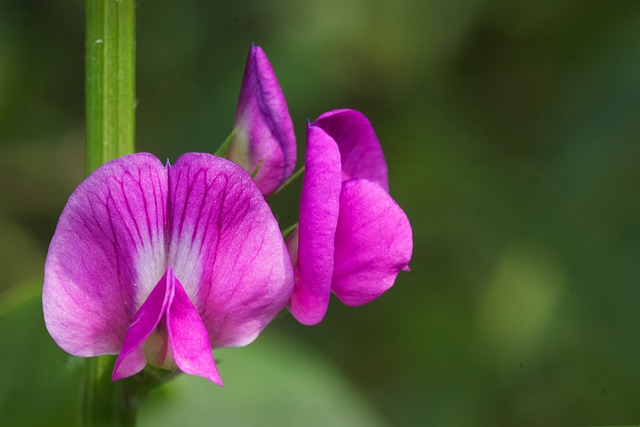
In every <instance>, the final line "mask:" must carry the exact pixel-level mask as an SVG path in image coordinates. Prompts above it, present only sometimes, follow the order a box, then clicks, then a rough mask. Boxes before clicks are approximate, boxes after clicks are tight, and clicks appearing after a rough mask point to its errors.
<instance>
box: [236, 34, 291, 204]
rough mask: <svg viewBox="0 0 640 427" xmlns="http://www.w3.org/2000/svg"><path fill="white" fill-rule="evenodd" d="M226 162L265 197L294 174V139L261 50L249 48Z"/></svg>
mask: <svg viewBox="0 0 640 427" xmlns="http://www.w3.org/2000/svg"><path fill="white" fill-rule="evenodd" d="M228 158H229V160H231V161H233V162H235V163H237V164H239V165H240V166H242V167H243V168H244V169H245V170H246V171H247V172H249V173H250V174H252V173H253V172H254V171H255V170H256V169H257V168H258V167H260V170H259V171H258V173H257V174H256V176H255V177H254V179H255V182H256V184H257V185H258V188H260V191H262V193H263V194H265V195H268V194H270V193H271V192H273V191H274V190H275V189H276V188H278V187H279V186H280V185H281V184H282V183H283V182H284V181H285V180H286V179H287V178H288V177H290V176H291V174H292V173H293V169H294V167H295V163H296V137H295V134H294V133H293V123H292V121H291V116H290V115H289V110H288V109H287V103H286V101H285V98H284V95H283V93H282V89H280V85H279V84H278V79H277V78H276V75H275V73H274V72H273V68H272V67H271V64H270V63H269V60H268V59H267V56H266V55H265V53H264V51H263V50H262V49H261V48H260V47H258V46H252V47H251V50H250V51H249V56H248V58H247V65H246V68H245V71H244V78H243V80H242V88H241V90H240V98H239V100H238V108H237V111H236V119H235V135H234V138H233V141H232V142H231V145H230V146H229V154H228Z"/></svg>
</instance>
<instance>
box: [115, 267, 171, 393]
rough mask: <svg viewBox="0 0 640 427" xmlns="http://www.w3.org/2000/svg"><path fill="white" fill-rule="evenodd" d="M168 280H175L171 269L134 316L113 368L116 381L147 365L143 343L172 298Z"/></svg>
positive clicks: (135, 372) (133, 373)
mask: <svg viewBox="0 0 640 427" xmlns="http://www.w3.org/2000/svg"><path fill="white" fill-rule="evenodd" d="M168 280H174V277H173V273H172V272H171V270H169V271H168V272H167V273H165V275H164V276H162V279H160V281H159V282H158V284H157V285H156V287H155V288H154V289H153V291H151V294H149V297H147V299H146V301H145V302H144V304H142V307H140V309H139V310H138V312H137V313H136V316H135V317H134V318H133V322H131V326H130V327H129V329H128V330H127V335H126V336H125V337H124V343H123V344H122V349H121V350H120V354H119V355H118V359H117V360H116V364H115V366H114V368H113V375H112V377H111V378H112V379H113V380H114V381H115V380H119V379H120V378H126V377H129V376H131V375H135V374H137V373H138V372H140V371H142V370H143V369H144V367H145V366H146V364H147V360H146V358H145V354H144V348H143V344H144V341H145V340H146V339H147V338H149V336H150V335H151V333H152V332H153V331H154V330H155V329H156V327H157V326H158V324H159V323H160V320H161V319H162V317H163V316H164V314H165V312H166V308H167V305H168V304H169V302H170V300H171V294H172V292H171V290H172V288H173V285H172V284H169V286H168V283H167V282H168Z"/></svg>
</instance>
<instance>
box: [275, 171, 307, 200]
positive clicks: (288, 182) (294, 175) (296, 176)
mask: <svg viewBox="0 0 640 427" xmlns="http://www.w3.org/2000/svg"><path fill="white" fill-rule="evenodd" d="M303 173H304V166H302V167H301V168H300V169H298V170H297V171H295V172H294V173H293V175H291V176H290V177H289V179H287V180H286V181H285V182H284V183H283V184H282V185H281V186H280V187H278V188H276V189H275V191H274V192H273V193H271V195H270V196H269V198H271V197H273V196H275V195H276V194H278V193H279V192H281V191H282V190H284V189H285V188H287V187H288V186H289V184H291V183H292V182H293V181H295V180H296V179H298V178H299V177H300V175H302V174H303Z"/></svg>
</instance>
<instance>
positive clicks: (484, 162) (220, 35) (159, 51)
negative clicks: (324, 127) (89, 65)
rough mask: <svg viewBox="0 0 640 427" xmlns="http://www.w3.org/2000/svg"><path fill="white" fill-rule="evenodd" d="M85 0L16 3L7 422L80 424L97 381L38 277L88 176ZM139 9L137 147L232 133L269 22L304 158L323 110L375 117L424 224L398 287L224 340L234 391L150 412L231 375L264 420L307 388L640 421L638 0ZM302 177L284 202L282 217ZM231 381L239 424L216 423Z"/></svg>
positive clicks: (8, 149) (343, 415) (0, 311)
mask: <svg viewBox="0 0 640 427" xmlns="http://www.w3.org/2000/svg"><path fill="white" fill-rule="evenodd" d="M83 8H84V6H83V2H82V1H79V0H67V1H56V2H52V1H44V0H40V1H28V2H26V1H20V0H3V1H0V150H1V151H0V153H1V155H0V265H1V266H2V274H1V275H0V334H1V335H0V343H2V350H1V351H0V364H2V365H1V366H2V369H1V370H0V371H1V374H0V419H2V420H10V421H11V420H13V421H12V422H9V424H7V425H70V422H69V419H70V418H69V417H73V413H72V411H73V410H74V409H75V406H74V402H75V401H76V399H77V396H76V393H78V390H79V386H78V387H76V382H79V375H78V372H77V368H73V365H74V362H73V359H72V361H71V362H70V361H69V360H68V359H67V357H66V355H65V354H64V353H63V352H62V351H61V350H59V349H58V348H57V347H56V346H55V344H54V343H53V341H52V340H51V339H50V338H49V336H48V335H47V333H46V331H45V330H44V325H43V322H42V318H41V317H42V314H41V310H40V309H39V305H38V304H39V303H38V298H39V296H38V290H37V289H38V287H39V286H41V281H42V270H43V264H44V258H45V256H46V250H47V245H48V242H49V240H50V238H51V236H52V234H53V231H54V229H55V225H56V221H57V217H58V216H59V214H60V212H61V210H62V208H63V206H64V204H65V202H66V200H67V197H68V196H69V194H70V193H71V192H72V191H73V189H74V188H75V186H76V185H77V184H78V183H79V182H80V181H81V179H82V176H83V159H84V153H83V138H84V136H83V135H84V127H83V123H84V118H83V114H84V101H83V84H84V59H83V55H84V15H83ZM137 15H138V16H137V17H138V20H137V35H138V45H137V52H138V58H137V59H138V60H137V98H138V99H139V103H138V107H137V130H136V132H137V149H138V151H150V152H152V153H154V154H156V155H157V156H158V157H160V158H161V159H165V158H168V159H171V160H172V161H174V160H175V159H176V158H177V157H178V156H179V155H180V154H181V153H183V152H187V151H207V152H214V151H215V150H216V149H217V148H218V146H219V144H220V143H222V141H223V140H224V139H225V138H226V137H227V135H228V134H229V132H230V131H231V127H232V124H233V116H234V113H235V103H236V99H237V95H238V92H239V89H240V82H241V79H242V72H243V68H244V61H245V58H246V55H247V52H248V49H249V47H250V45H251V43H252V42H254V43H256V44H258V45H260V46H262V47H263V48H264V50H265V51H266V53H267V55H268V56H269V58H270V60H271V63H272V65H273V67H274V69H275V71H276V74H277V75H278V78H279V80H280V84H281V86H282V88H283V90H284V92H285V95H286V98H287V101H288V104H289V109H290V112H291V115H292V117H293V119H294V124H295V127H296V133H297V135H298V147H299V162H298V165H301V159H302V158H303V153H304V138H303V137H304V127H305V123H306V120H307V119H311V120H313V119H315V117H317V116H318V115H319V114H321V113H323V112H325V111H328V110H330V109H334V108H345V107H349V108H354V109H358V110H360V111H362V112H363V113H365V114H366V115H367V116H368V117H369V118H370V119H371V121H372V123H373V124H374V127H375V129H376V131H377V134H378V136H379V138H380V140H381V143H382V146H383V150H384V152H385V155H386V157H387V160H388V163H389V175H390V186H391V194H392V195H393V197H394V198H395V199H396V201H397V202H398V203H399V204H400V205H401V206H402V207H403V208H404V210H405V211H406V213H407V215H408V216H409V219H410V220H411V223H412V226H413V232H414V243H415V248H414V257H413V260H412V262H411V270H412V271H411V272H410V273H405V272H403V273H401V274H400V276H399V278H398V280H397V282H396V285H395V287H394V288H392V289H391V290H390V291H389V292H387V293H386V294H385V295H383V296H382V297H381V298H380V299H378V300H376V301H374V302H373V303H371V304H369V305H367V306H364V307H360V308H349V307H345V306H342V305H341V304H340V303H339V301H337V300H333V301H332V304H331V306H330V309H329V313H328V315H327V317H326V319H325V320H324V321H323V323H322V324H320V325H318V326H315V327H305V326H301V325H298V324H297V323H296V322H295V321H294V320H293V319H292V318H291V317H290V316H289V317H283V318H281V319H278V320H276V321H275V322H274V323H273V324H272V325H271V326H270V327H269V328H268V330H267V332H266V333H265V335H264V336H263V337H261V338H259V339H258V341H257V342H256V343H255V344H253V345H251V346H249V347H247V348H244V349H237V350H224V351H222V352H220V353H222V354H223V356H222V360H221V363H220V370H221V374H222V376H223V380H224V382H225V388H224V389H221V390H220V389H216V388H215V386H210V387H208V384H206V385H205V384H203V383H201V382H197V381H196V382H195V383H194V384H195V385H190V384H191V383H188V382H184V381H183V380H182V379H180V380H179V381H178V382H176V383H175V385H173V386H174V388H175V389H179V388H180V387H183V388H185V389H187V391H185V392H184V393H182V394H180V393H178V392H174V391H172V390H174V389H170V387H169V388H168V389H167V390H165V391H163V390H160V391H159V394H158V395H157V396H154V397H153V400H152V401H151V402H149V406H148V407H145V411H146V412H145V411H143V412H144V413H143V415H144V416H145V417H147V418H144V419H147V420H153V423H152V424H154V425H158V423H159V422H160V421H162V420H165V421H166V422H167V423H168V424H167V425H176V424H175V423H174V422H173V421H171V422H170V421H168V420H170V419H171V418H170V414H172V413H173V414H175V413H179V412H180V410H182V411H183V412H188V413H194V414H196V412H191V411H186V409H184V407H183V406H180V407H178V406H179V405H182V404H178V403H176V402H184V401H185V400H188V401H189V402H193V401H194V399H185V398H184V397H180V396H186V395H188V396H191V395H197V396H202V395H203V394H206V393H207V392H208V391H211V392H212V395H211V399H212V400H211V403H210V406H211V407H210V410H211V412H212V414H211V415H210V417H211V418H210V421H209V422H208V425H255V424H251V423H252V421H251V418H250V417H248V416H247V414H249V413H252V408H254V409H255V410H256V411H257V412H256V413H258V414H259V418H258V419H259V420H260V423H261V424H262V425H274V426H289V425H291V426H294V425H295V426H305V425H315V424H313V423H312V421H317V419H316V418H313V417H312V418H310V420H311V421H308V420H307V421H305V415H304V414H305V413H307V412H305V411H303V410H302V408H307V406H304V405H307V404H308V405H310V406H309V407H310V408H315V406H313V405H316V406H318V405H319V406H320V407H321V408H334V407H335V408H338V409H335V410H333V409H330V410H329V411H331V412H332V415H333V416H334V418H333V419H332V420H331V421H326V423H325V424H324V425H345V426H352V425H358V423H361V425H374V421H371V420H376V421H375V423H379V424H380V425H381V426H438V427H439V426H445V427H449V426H451V427H457V426H481V427H484V426H486V427H495V426H582V425H585V426H586V425H623V424H633V423H636V424H637V423H640V338H639V334H638V328H639V327H640V309H638V302H639V301H640V2H637V1H633V0H629V1H616V2H603V1H595V0H556V1H552V0H545V1H542V2H524V1H521V2H519V1H507V0H495V1H480V0H462V1H455V2H454V1H449V0H413V1H408V0H395V1H386V0H325V1H322V2H320V1H315V2H314V1H308V0H305V1H297V2H294V1H284V0H275V1H270V2H267V1H259V0H254V1H247V0H239V1H233V2H226V3H219V2H211V1H205V0H194V1H190V2H154V1H151V0H139V1H138V7H137ZM298 194H299V183H298V184H297V185H293V186H292V187H290V188H289V189H287V190H285V191H283V192H282V193H281V194H279V195H278V196H277V197H276V198H274V200H273V202H272V205H273V207H274V210H275V211H276V212H277V213H278V217H279V219H280V220H281V225H282V227H283V228H285V227H287V226H289V225H290V224H291V223H293V222H295V220H296V219H295V218H296V210H295V204H296V203H297V200H298ZM29 293H31V294H32V295H34V296H33V297H29V296H28V294H29ZM25 295H26V296H25ZM25 301H26V302H25ZM280 350H281V351H280ZM214 354H215V355H216V357H218V352H214ZM235 361H238V362H235ZM240 361H244V362H245V364H244V365H240ZM234 363H238V364H239V365H238V367H237V368H236V367H235V365H234ZM225 364H226V365H225ZM301 364H302V365H301ZM225 366H228V370H225V369H226V368H225ZM294 368H295V369H294ZM60 369H63V370H65V369H66V371H60ZM289 369H292V371H291V372H288V370H289ZM247 372H249V373H251V375H249V374H246V373H247ZM318 372H322V375H319V374H318ZM243 373H244V375H243ZM294 373H295V374H294ZM262 374H264V377H263V376H261V375H262ZM274 378H277V379H278V381H277V382H276V380H275V379H274ZM196 380H197V379H196ZM239 381H243V382H244V381H246V382H248V383H247V384H252V385H251V386H249V385H247V386H243V384H244V383H239ZM194 390H197V391H194ZM243 390H244V391H243ZM291 390H296V392H295V393H292V392H291ZM335 390H342V391H343V392H344V393H345V394H344V395H343V394H340V393H337V392H336V391H335ZM345 390H346V391H345ZM314 392H317V393H318V395H317V399H318V401H317V402H315V401H314V402H312V400H313V396H314ZM163 393H164V394H163ZM171 393H174V395H173V397H172V395H171ZM188 393H192V394H188ZM225 393H226V394H225ZM243 393H244V394H243ZM293 394H295V397H297V398H293V397H292V395H293ZM332 395H333V396H334V397H335V399H334V402H333V403H326V406H325V405H324V404H320V403H318V402H324V400H322V399H323V398H326V397H327V396H332ZM229 396H232V397H229ZM323 396H324V397H323ZM336 396H339V398H338V397H336ZM345 396H346V397H345ZM225 399H228V400H229V402H227V403H225V404H224V408H237V417H238V418H236V420H237V423H234V413H233V412H231V411H230V410H227V413H226V415H224V410H222V413H223V415H219V416H223V418H222V419H220V418H218V420H217V421H216V414H220V413H221V412H220V411H221V409H220V408H216V402H226V401H225ZM269 399H272V400H269ZM305 399H306V400H305ZM335 400H340V402H337V403H336V402H335ZM265 401H268V402H272V403H269V405H261V404H260V402H265ZM172 402H174V403H173V404H174V405H175V406H176V408H175V412H174V411H173V410H172V409H171V408H172V407H171V404H172ZM243 402H246V406H245V405H243ZM327 402H328V401H327ZM341 402H342V403H343V405H342V406H340V405H339V404H340V403H341ZM345 402H349V405H347V404H346V403H345ZM351 402H355V403H354V404H353V406H350V405H351ZM334 404H335V406H331V405H334ZM154 405H155V406H154ZM207 405H209V403H207V402H205V403H203V404H202V405H201V406H202V407H203V408H205V409H202V411H205V412H201V413H197V417H202V419H204V418H205V417H209V415H206V410H207V409H208V408H209V407H207ZM263 406H264V407H263ZM154 408H165V409H164V410H165V411H166V412H167V414H169V415H167V417H164V415H163V416H157V413H156V419H153V414H154ZM166 408H170V409H169V410H167V409H166ZM181 408H182V409H181ZM321 408H320V409H318V413H322V410H321ZM350 408H352V412H350ZM159 410H160V409H158V411H159ZM305 410H306V409H305ZM329 411H325V412H329ZM158 413H160V412H158ZM145 414H146V415H145ZM163 414H164V413H163ZM292 414H300V416H293V415H292ZM224 416H226V417H227V418H224ZM21 417H22V418H21ZM194 417H196V415H194ZM180 419H182V420H185V418H180ZM199 419H200V418H199ZM207 419H208V418H207ZM25 420H26V421H25ZM356 420H357V421H356ZM363 420H364V421H363ZM367 420H369V421H367ZM197 421H198V420H185V421H184V425H185V426H186V425H196V424H197ZM254 421H255V419H254ZM149 422H150V423H151V421H149ZM39 423H40V424H39ZM341 423H342V424H341ZM321 425H322V424H321Z"/></svg>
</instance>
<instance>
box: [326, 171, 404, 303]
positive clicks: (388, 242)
mask: <svg viewBox="0 0 640 427" xmlns="http://www.w3.org/2000/svg"><path fill="white" fill-rule="evenodd" d="M412 249H413V241H412V237H411V225H410V224H409V220H408V219H407V216H406V215H405V213H404V212H403V211H402V209H401V208H400V206H398V205H397V204H396V202H395V201H394V200H393V199H392V198H391V196H389V194H387V193H386V192H385V191H384V190H383V189H382V187H380V186H379V185H378V184H375V183H373V182H371V181H368V180H365V179H352V180H349V181H345V182H344V183H343V184H342V193H341V194H340V216H339V218H338V227H337V231H336V251H335V265H334V273H333V283H332V290H333V292H334V293H335V294H336V296H337V297H338V298H340V300H341V301H342V302H343V303H345V304H347V305H361V304H366V303H368V302H370V301H371V300H373V299H375V298H377V297H378V296H380V294H382V293H383V292H384V291H386V290H387V289H389V288H390V287H391V286H392V285H393V282H394V281H395V279H396V276H397V275H398V273H399V272H400V270H403V269H406V267H407V266H408V264H409V260H410V259H411V252H412Z"/></svg>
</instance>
